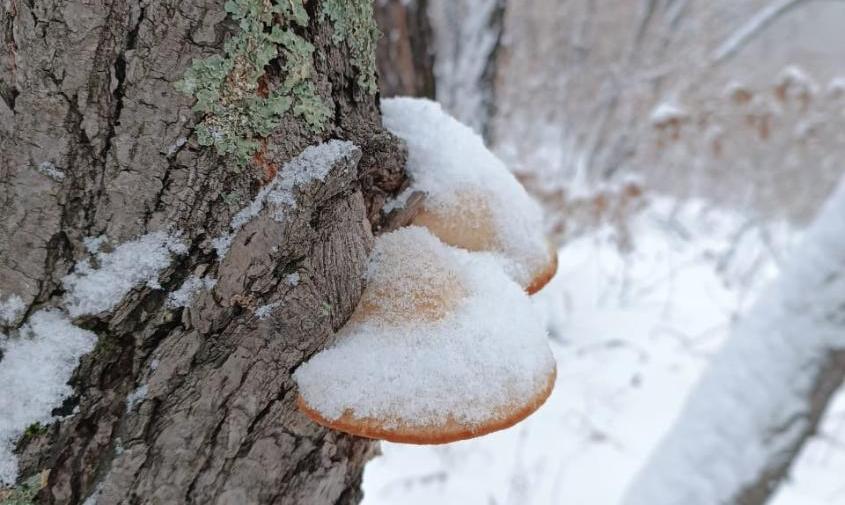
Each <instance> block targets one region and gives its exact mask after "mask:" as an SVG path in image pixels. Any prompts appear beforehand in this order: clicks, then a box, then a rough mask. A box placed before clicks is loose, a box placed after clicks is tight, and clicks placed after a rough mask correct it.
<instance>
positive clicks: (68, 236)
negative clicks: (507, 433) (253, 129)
mask: <svg viewBox="0 0 845 505" xmlns="http://www.w3.org/2000/svg"><path fill="white" fill-rule="evenodd" d="M326 3H328V2H324V1H319V0H310V1H308V2H307V3H306V4H305V5H306V9H307V11H308V14H309V17H310V21H309V22H308V24H307V26H306V27H302V28H298V29H297V33H298V34H299V35H301V36H302V37H304V38H305V39H306V40H308V41H309V42H310V43H311V44H313V45H314V48H315V51H314V55H313V65H314V68H315V72H314V75H312V76H311V80H312V82H313V83H314V86H315V88H316V90H317V92H318V94H319V95H320V97H321V98H322V99H323V101H324V102H325V103H327V104H330V107H331V108H332V109H333V113H332V114H331V116H330V117H329V118H328V124H327V126H326V128H324V130H323V132H322V133H311V132H310V130H309V129H308V128H306V127H305V122H304V120H302V119H300V118H298V117H295V116H293V115H292V114H285V116H284V117H283V120H282V124H281V125H280V126H279V127H277V128H276V129H275V130H274V131H273V133H272V134H271V135H270V136H269V137H268V138H267V142H266V149H265V151H264V160H263V163H262V164H256V163H251V164H249V165H248V166H246V167H243V168H238V167H237V166H236V165H235V164H234V163H233V162H231V161H229V160H228V159H225V158H221V157H220V156H219V155H217V154H216V153H215V151H214V150H213V149H212V148H210V147H203V146H200V145H198V143H197V141H196V137H195V136H193V135H192V132H193V130H194V127H195V126H196V124H197V121H199V120H200V119H201V117H200V116H199V115H198V114H195V113H194V112H192V110H191V107H192V105H193V102H194V100H193V98H192V97H190V96H186V95H183V94H181V93H180V92H178V91H177V90H176V89H175V88H174V83H175V82H176V81H177V80H179V79H181V78H182V77H183V76H184V74H185V71H186V70H187V69H188V67H189V66H190V64H191V62H192V60H194V59H196V58H204V57H208V56H210V55H214V54H220V53H221V52H222V51H223V49H222V48H223V44H224V42H225V41H226V40H227V38H229V37H230V36H231V35H232V33H233V32H234V31H236V30H237V29H238V27H237V24H236V23H235V22H234V21H233V20H232V19H231V18H227V15H226V12H225V11H224V1H223V0H148V1H142V2H133V1H128V0H97V1H93V2H88V1H82V0H2V1H0V27H2V30H0V37H2V42H3V43H2V44H0V96H2V100H0V293H2V294H4V295H9V294H15V295H18V296H20V297H21V298H22V299H23V301H24V303H25V306H26V308H25V310H24V311H23V312H22V314H21V315H20V316H19V317H18V318H17V319H16V320H15V321H13V322H12V324H11V325H10V326H9V327H7V328H6V331H8V332H13V331H14V327H19V326H20V325H21V324H23V323H24V322H25V321H26V319H27V318H28V317H29V316H30V315H32V314H33V313H34V312H36V311H37V310H39V309H43V308H46V307H59V308H61V307H62V295H63V287H62V282H61V281H62V278H63V277H64V276H65V275H67V274H68V273H69V272H72V271H73V269H74V266H75V265H76V264H78V263H79V262H80V261H82V260H84V259H86V258H87V257H88V253H87V252H86V249H85V247H84V245H83V239H85V238H86V237H98V236H101V235H103V236H105V237H107V240H108V242H109V243H111V244H114V245H117V244H121V243H123V242H126V241H128V240H131V239H133V238H136V237H138V236H140V235H143V234H146V233H149V232H153V231H157V230H166V231H178V232H181V233H182V239H183V240H184V241H185V243H187V244H188V245H189V250H188V253H187V254H185V255H183V256H181V257H179V258H178V259H176V260H175V261H174V262H173V264H171V265H170V267H168V268H167V269H166V270H164V271H163V272H162V274H161V276H160V279H159V280H160V284H161V286H162V289H154V288H151V287H148V286H142V287H138V288H136V289H134V290H133V291H131V292H130V293H129V294H128V295H127V296H125V297H124V298H123V299H122V300H121V301H120V302H119V304H118V305H117V306H116V307H115V308H114V309H113V310H111V311H108V312H107V313H101V314H97V315H93V316H83V317H80V318H77V319H76V320H74V323H75V324H76V325H78V326H80V327H83V328H85V329H88V330H91V331H93V332H95V333H96V335H97V338H98V343H97V347H96V349H95V350H94V351H93V352H92V353H90V354H89V355H87V356H85V357H84V358H83V360H82V361H81V363H80V365H79V368H78V369H77V370H76V372H75V373H74V375H73V379H72V384H73V386H74V389H75V393H76V394H75V396H74V397H73V398H69V399H67V401H65V404H64V405H63V406H62V407H61V408H60V409H57V411H56V412H55V413H56V414H61V415H64V416H66V417H62V418H61V420H57V421H56V422H55V423H54V424H53V425H52V426H51V427H50V428H49V430H47V432H46V433H45V434H43V435H39V436H34V437H30V438H28V439H27V440H25V441H22V442H21V443H20V444H19V451H20V458H19V459H20V463H21V472H20V478H21V479H23V478H25V477H26V476H29V475H32V474H34V473H37V472H39V471H41V470H44V469H49V470H50V473H49V480H48V482H47V486H46V487H45V488H44V489H42V490H41V492H40V494H39V498H40V500H41V501H43V502H44V503H80V502H81V501H83V500H85V499H86V497H89V496H91V495H92V494H96V497H97V503H99V504H101V505H102V504H111V503H162V504H164V503H167V504H171V503H202V504H206V503H209V504H210V503H219V504H224V503H231V504H238V505H241V504H249V503H354V502H357V501H358V500H359V499H360V491H359V487H358V485H359V482H360V479H361V474H362V468H363V465H364V463H365V461H366V460H367V459H368V458H369V457H370V455H371V453H372V449H373V446H372V445H371V443H370V442H368V441H365V440H362V439H356V438H354V437H349V436H345V435H342V434H339V433H335V432H330V431H327V430H324V429H322V428H320V427H318V426H317V425H315V424H313V423H311V422H309V421H308V420H307V419H306V418H305V417H303V416H302V415H300V414H299V413H298V412H297V411H296V409H295V406H294V399H295V397H296V392H295V386H294V383H293V382H292V380H291V373H292V372H293V370H294V369H295V368H296V367H297V366H298V365H299V364H300V363H301V362H303V361H304V360H306V359H307V358H308V357H310V356H311V355H313V354H314V353H315V352H317V351H319V350H320V349H321V348H323V347H324V346H325V345H326V344H327V343H329V339H330V336H331V335H332V332H333V330H335V329H337V328H339V327H340V326H342V325H343V323H344V322H345V321H346V319H347V317H348V316H349V314H350V313H351V311H352V310H353V308H354V307H355V305H356V303H357V300H358V296H359V295H360V292H361V290H362V288H363V286H362V281H361V279H362V273H363V271H364V270H363V269H364V267H365V262H366V259H367V255H368V252H369V249H370V246H371V243H372V232H371V230H372V229H373V228H372V226H373V225H375V226H376V227H377V226H378V224H379V223H378V221H379V216H380V212H379V211H380V208H381V204H382V203H383V201H384V198H385V197H386V196H387V195H389V194H390V193H393V192H396V191H397V190H398V189H399V187H400V186H401V185H402V183H403V181H404V172H403V167H404V151H403V150H402V148H401V147H400V145H399V143H398V142H397V140H396V139H395V138H394V137H392V136H391V135H390V134H388V133H387V132H385V131H384V130H382V128H381V126H380V117H379V112H378V108H377V105H378V104H377V97H376V96H375V95H373V94H370V93H368V90H367V89H365V86H363V85H362V83H361V79H359V78H358V77H359V71H360V69H358V68H356V67H355V66H354V65H353V63H352V62H353V61H354V58H352V57H351V56H350V55H351V53H352V51H353V49H352V48H351V45H350V43H349V42H348V41H346V42H344V41H340V42H338V41H337V39H336V37H333V34H334V31H333V25H332V20H331V19H330V18H328V17H326V16H321V14H320V12H321V8H323V6H324V4H326ZM352 4H356V5H360V4H361V2H349V3H348V5H349V6H350V7H349V8H350V9H352V7H351V6H352ZM368 50H370V51H372V50H373V48H371V47H370V48H369V49H368ZM281 68H282V67H281V65H280V62H279V58H276V59H275V60H273V61H272V62H271V64H270V65H269V66H268V67H267V77H268V81H269V82H270V86H271V87H272V86H274V85H278V82H279V81H281V80H282V79H284V77H285V76H284V75H282V74H281ZM274 83H275V84H274ZM328 138H342V139H349V140H351V141H353V142H354V143H355V144H356V145H357V146H359V149H358V150H357V151H356V152H354V153H352V154H351V155H349V156H346V157H345V158H344V159H343V160H341V161H340V162H338V163H336V164H335V166H334V167H333V169H332V170H331V171H330V173H329V174H328V176H327V177H326V179H325V181H324V182H322V183H315V184H311V185H309V186H307V187H303V188H300V191H299V194H298V201H297V205H296V209H295V211H294V212H291V213H289V214H288V215H286V219H285V220H283V222H278V221H277V220H275V219H274V218H273V216H271V215H270V212H269V211H268V210H266V209H265V211H262V212H261V213H260V214H259V215H258V216H257V217H255V219H253V220H252V221H251V222H249V223H247V224H246V225H245V226H244V227H243V228H242V229H240V231H239V232H238V233H237V234H236V235H235V236H234V239H233V242H232V245H231V247H230V249H229V252H228V253H227V254H225V255H223V256H222V257H218V254H217V253H215V250H214V248H213V247H212V244H211V241H212V239H214V238H215V237H219V236H221V235H223V234H224V233H226V232H227V231H228V229H229V228H228V227H229V223H230V221H231V218H232V217H233V215H234V214H235V213H237V212H238V211H239V210H240V209H241V208H243V207H244V206H245V205H247V204H248V203H249V202H250V201H251V200H252V199H253V197H254V196H255V195H256V193H257V192H258V191H259V190H260V189H261V187H262V185H263V184H265V183H266V181H267V180H268V178H269V175H272V174H268V173H265V172H264V170H262V168H261V165H263V167H264V169H266V168H267V167H268V166H269V167H281V166H282V165H283V163H284V162H285V161H287V160H289V159H291V158H292V157H293V156H295V155H297V154H298V153H300V152H301V151H302V150H303V149H304V148H305V147H306V146H308V145H311V144H315V143H319V142H321V141H323V140H326V139H328ZM356 168H357V170H356ZM291 273H297V274H299V279H300V282H299V283H298V284H296V285H292V284H291V283H288V282H285V281H284V277H285V275H288V274H291ZM190 274H196V275H199V276H202V275H209V276H213V277H214V278H216V279H217V284H216V286H215V287H214V288H212V289H209V290H206V291H203V292H201V293H199V294H198V295H197V297H196V299H195V301H194V302H193V304H192V305H191V306H190V307H187V308H169V307H168V306H167V304H166V300H167V298H168V294H169V293H171V292H173V291H174V290H176V289H177V288H179V286H180V285H181V284H182V282H183V281H184V280H185V279H186V278H187V277H188V276H189V275H190ZM268 304H277V305H274V306H275V307H276V309H275V310H273V311H272V313H271V314H270V316H269V317H267V318H266V319H260V318H258V317H256V315H255V309H256V307H258V306H262V305H268ZM0 366H2V363H0ZM140 387H144V388H145V391H146V396H145V397H144V398H143V399H142V400H141V401H140V402H137V404H133V403H130V404H127V396H129V395H130V394H131V393H132V392H133V391H136V390H138V388H140ZM95 490H96V491H95Z"/></svg>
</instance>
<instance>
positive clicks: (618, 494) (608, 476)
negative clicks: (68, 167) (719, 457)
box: [364, 0, 845, 505]
mask: <svg viewBox="0 0 845 505" xmlns="http://www.w3.org/2000/svg"><path fill="white" fill-rule="evenodd" d="M503 5H504V6H505V14H504V16H505V18H504V23H503V25H504V32H503V33H500V34H496V33H493V32H491V30H494V29H493V28H491V25H494V24H495V23H490V22H489V21H490V19H488V17H490V16H493V17H495V15H496V14H495V11H496V8H497V7H501V6H503ZM429 10H430V13H431V19H432V21H433V24H434V32H435V42H436V43H435V48H436V55H435V56H436V74H437V86H438V88H437V89H438V98H439V99H440V101H441V102H442V103H444V105H445V106H446V107H447V108H449V109H450V110H451V111H452V112H453V113H454V114H455V115H456V116H458V117H459V118H461V119H462V120H464V121H465V122H466V123H467V124H470V125H472V126H473V127H474V128H476V130H477V131H479V132H482V133H484V134H485V136H486V137H487V138H488V141H489V143H490V144H491V145H492V147H493V148H494V150H496V151H497V152H498V153H499V155H500V156H501V157H502V158H503V159H505V160H506V161H507V162H508V164H509V165H510V167H511V169H512V170H513V171H514V172H515V173H517V174H518V176H519V177H520V178H521V179H522V180H523V181H524V182H525V184H526V186H527V187H528V188H529V189H530V190H531V191H532V192H533V193H534V194H535V196H536V197H537V198H538V199H539V200H540V201H542V202H543V204H544V205H545V207H546V209H547V221H548V224H549V230H550V233H551V234H552V235H553V236H554V237H555V238H556V240H558V243H559V244H560V256H559V257H560V268H559V271H558V275H557V276H556V277H555V279H554V280H553V282H552V283H551V284H550V285H549V286H548V287H546V289H545V290H544V291H543V292H541V293H540V294H539V295H537V296H535V303H536V305H537V310H538V314H542V317H545V318H546V320H547V326H548V328H549V331H550V335H551V344H552V348H553V350H554V353H555V355H556V358H557V361H558V378H557V384H556V387H555V390H554V393H553V394H552V396H551V398H550V399H549V401H548V402H547V403H546V405H545V406H543V407H542V408H541V409H540V410H539V411H538V412H537V413H536V414H535V415H533V416H532V417H530V418H529V419H528V420H526V421H525V422H523V423H521V424H519V425H517V426H515V427H514V428H512V429H509V430H506V431H504V432H499V433H496V434H493V435H489V436H486V437H483V438H480V439H475V440H470V441H466V442H460V443H454V444H448V445H444V446H435V447H415V446H405V445H395V444H388V443H383V444H382V453H383V454H382V456H380V457H378V458H376V459H375V460H374V461H372V462H371V463H370V464H369V465H368V467H367V470H366V473H365V481H364V489H365V501H364V503H365V504H367V505H381V504H384V505H387V504H391V505H394V504H400V503H401V504H403V505H404V504H431V503H444V504H466V503H488V504H575V505H617V504H620V503H622V500H623V496H624V495H625V492H626V490H627V489H628V487H629V486H630V485H631V484H632V482H633V480H634V478H635V476H636V474H637V472H638V471H640V470H642V469H643V467H644V466H645V465H646V463H647V462H648V459H649V455H650V454H651V453H652V452H653V451H654V450H655V449H656V447H657V446H658V443H659V442H660V440H661V438H662V437H663V436H664V435H666V433H667V431H668V430H669V429H670V427H671V426H672V425H673V422H674V421H675V420H676V418H677V417H678V416H679V414H680V412H681V408H682V406H683V405H684V404H685V401H686V400H687V398H688V395H689V394H690V392H691V390H692V388H693V387H694V386H695V384H696V383H697V381H698V379H699V378H700V377H701V376H702V374H703V373H704V372H705V370H706V369H707V367H708V365H709V363H710V360H711V358H712V357H713V355H714V354H715V353H716V352H717V351H718V350H719V349H720V347H721V346H722V344H723V343H724V342H725V341H726V339H727V338H728V337H729V336H730V335H731V331H732V329H733V328H736V322H737V321H738V320H741V319H742V317H743V315H744V314H745V313H746V311H748V309H749V308H750V307H751V305H752V304H753V303H754V301H755V300H757V299H758V298H759V297H760V295H761V293H763V292H764V291H765V289H766V287H767V286H769V285H770V283H772V282H773V281H774V280H775V279H777V277H778V275H779V273H780V272H781V269H782V267H783V265H784V262H785V261H787V260H788V258H789V257H790V254H791V251H792V248H793V246H794V245H795V244H797V243H799V242H800V240H801V238H802V235H803V234H804V230H805V228H806V225H807V223H808V222H809V221H810V220H811V219H812V217H813V216H814V215H815V213H816V211H817V210H818V209H819V208H820V206H821V205H822V203H823V202H824V200H825V198H826V197H827V195H828V194H829V193H830V192H831V191H832V190H833V188H834V186H835V183H836V181H837V180H838V179H839V177H840V175H841V174H842V173H843V165H842V161H841V160H842V159H843V156H844V155H845V137H844V136H843V135H845V128H843V126H845V125H843V121H845V44H843V32H842V28H841V27H842V26H845V3H842V2H833V1H816V2H812V1H800V0H797V1H796V0H775V1H771V0H767V1H763V0H759V1H758V0H746V1H741V2H736V1H734V0H713V1H704V0H700V1H695V0H674V1H673V0H667V1H647V2H630V1H627V0H608V1H606V2H600V3H598V4H597V3H594V2H589V1H586V0H584V1H580V0H570V1H554V0H526V1H524V2H501V1H496V0H460V1H456V2H450V1H447V0H433V1H431V2H430V3H429ZM461 12H464V13H466V12H474V13H479V15H478V16H475V17H472V22H466V23H463V22H461V23H458V24H456V22H457V21H456V19H461V20H463V19H466V18H465V17H462V16H461V15H460V13H461ZM497 36H498V46H497ZM490 52H496V54H497V57H496V58H495V61H496V62H497V64H496V68H494V69H493V70H492V71H493V73H494V78H493V79H489V73H490V69H487V70H485V68H484V64H483V60H484V58H487V56H488V55H489V53H490ZM485 72H487V74H488V75H487V77H484V75H485ZM631 181H633V182H631ZM626 185H627V186H630V187H634V188H636V190H635V191H633V192H626V191H625V190H624V188H625V187H626ZM843 219H845V218H843ZM770 503H772V504H774V505H830V504H842V503H845V393H840V394H839V395H838V396H837V397H836V398H835V400H834V402H833V404H832V405H831V406H830V407H829V409H828V411H827V412H826V414H825V415H824V418H823V421H822V424H821V428H820V430H819V434H818V435H816V436H815V437H813V438H812V439H811V441H810V442H809V443H808V444H807V446H805V448H804V449H803V450H802V452H801V454H800V456H799V457H798V460H797V462H796V464H795V465H794V466H793V468H792V470H791V472H790V478H789V479H788V481H787V482H786V483H785V484H784V485H782V486H781V487H780V489H779V490H778V492H777V494H776V495H775V497H774V498H773V499H772V500H771V501H770ZM712 505H717V504H715V503H714V504H712Z"/></svg>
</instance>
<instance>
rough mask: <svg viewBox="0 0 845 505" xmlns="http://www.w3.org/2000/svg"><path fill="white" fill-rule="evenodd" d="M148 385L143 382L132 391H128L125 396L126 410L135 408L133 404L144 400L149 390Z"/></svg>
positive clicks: (130, 410)
mask: <svg viewBox="0 0 845 505" xmlns="http://www.w3.org/2000/svg"><path fill="white" fill-rule="evenodd" d="M149 389H150V386H148V385H147V384H144V385H143V386H139V387H138V388H136V389H135V390H134V391H132V392H131V393H129V395H128V396H127V397H126V412H132V409H134V408H135V405H138V404H139V403H140V402H142V401H144V400H145V399H146V398H147V393H148V392H149Z"/></svg>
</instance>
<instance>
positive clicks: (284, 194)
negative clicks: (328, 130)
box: [212, 140, 357, 257]
mask: <svg viewBox="0 0 845 505" xmlns="http://www.w3.org/2000/svg"><path fill="white" fill-rule="evenodd" d="M355 149H357V148H356V147H355V144H353V143H352V142H349V141H346V140H330V141H328V142H325V143H323V144H319V145H316V146H309V147H306V148H305V150H304V151H302V153H300V154H299V156H297V157H295V158H293V159H292V160H290V161H288V162H287V163H285V164H284V165H283V166H282V167H281V168H280V169H279V171H278V172H277V173H276V177H274V178H273V180H272V181H271V182H270V183H269V184H267V185H266V186H264V188H263V189H262V190H261V191H259V193H258V195H256V197H255V199H254V200H253V201H252V202H251V203H250V204H249V205H247V206H246V207H244V208H243V209H241V211H240V212H238V213H237V214H235V216H234V217H233V218H232V221H231V222H230V223H229V232H227V233H225V234H224V235H222V236H220V237H217V238H215V239H214V240H213V241H212V246H213V247H214V249H215V250H216V251H217V255H218V256H220V257H223V256H224V255H225V254H226V251H228V250H229V246H230V245H232V240H233V239H234V237H235V234H237V232H238V231H239V230H240V229H241V228H243V227H244V225H246V224H247V223H248V222H250V221H252V220H253V219H254V218H255V217H256V216H257V215H258V214H259V213H260V212H261V211H262V210H263V209H264V207H266V206H267V205H271V206H273V208H274V209H275V213H274V219H276V220H277V221H282V220H283V219H284V212H285V209H293V208H296V195H295V189H296V188H297V187H299V186H302V185H304V184H307V183H309V182H311V181H324V180H325V178H326V176H327V175H328V174H329V171H330V170H331V168H332V167H333V166H334V165H335V163H337V162H338V161H339V160H340V159H341V158H343V157H345V156H349V155H350V154H351V153H352V152H353V151H354V150H355Z"/></svg>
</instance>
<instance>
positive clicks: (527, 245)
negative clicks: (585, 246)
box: [382, 98, 549, 286]
mask: <svg viewBox="0 0 845 505" xmlns="http://www.w3.org/2000/svg"><path fill="white" fill-rule="evenodd" d="M382 113H383V120H384V125H385V127H386V128H388V129H389V130H390V131H392V132H393V133H394V134H396V135H397V136H399V137H400V138H402V139H403V140H404V141H405V142H406V143H407V145H408V163H407V170H408V172H409V174H410V175H411V177H412V178H413V184H412V186H411V187H412V188H413V189H415V190H419V191H422V192H423V193H425V194H426V200H425V210H426V211H427V212H430V213H431V214H433V215H434V216H435V217H436V218H437V219H439V220H440V221H441V222H442V223H444V228H445V229H441V230H435V231H434V233H435V234H437V235H438V236H439V237H440V238H441V239H443V240H444V241H445V242H447V243H449V244H451V245H456V246H461V247H466V246H465V245H464V244H462V243H459V242H461V240H451V239H450V238H447V237H445V236H444V235H445V234H448V235H450V236H453V237H456V238H461V237H469V236H473V237H474V238H479V237H485V239H486V241H487V242H488V243H486V244H483V247H480V248H478V249H480V250H488V251H495V252H498V253H501V254H502V255H503V256H504V257H505V258H507V259H508V260H510V261H509V262H508V265H507V268H508V271H509V274H510V275H511V276H512V277H513V278H514V279H516V280H517V282H519V284H521V285H523V286H527V285H528V284H530V281H531V279H532V277H533V276H534V275H536V274H537V273H538V272H539V271H542V270H543V269H544V267H545V266H546V265H547V263H548V261H549V249H548V244H547V243H546V239H545V237H544V234H543V233H544V227H543V216H542V212H541V210H540V207H539V205H538V204H537V203H536V202H535V201H534V200H533V199H531V197H530V196H529V195H528V193H526V191H525V189H524V188H523V187H522V186H521V185H520V184H519V182H518V181H517V180H516V178H515V177H514V176H513V174H512V173H511V172H510V171H509V170H508V169H507V167H506V166H505V164H504V163H502V161H501V160H500V159H499V158H497V157H496V155H494V154H493V153H492V152H490V150H488V149H487V147H485V145H484V142H483V141H482V139H481V137H479V136H478V135H477V134H475V133H474V132H473V131H472V130H471V129H470V128H469V127H467V126H465V125H463V124H461V123H460V122H458V121H457V120H455V119H454V118H452V117H451V116H449V115H448V114H446V113H445V112H443V110H442V109H441V107H440V105H438V104H437V103H435V102H432V101H430V100H425V99H415V98H392V99H388V100H383V101H382ZM460 217H463V218H464V221H470V222H469V223H466V224H465V226H462V225H463V224H464V223H461V221H458V219H459V218H460ZM455 223H460V224H455ZM426 226H430V225H428V224H426ZM449 227H453V228H456V229H448V228H449ZM458 227H460V229H457V228H458ZM479 242H481V241H479ZM473 249H476V248H475V247H473Z"/></svg>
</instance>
